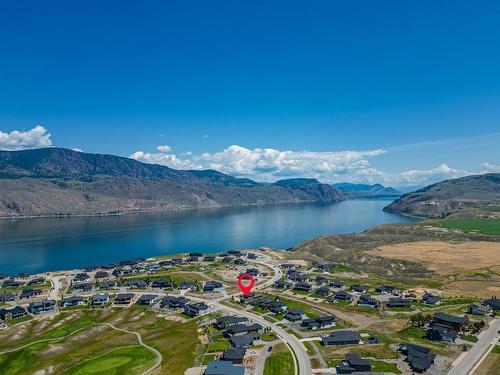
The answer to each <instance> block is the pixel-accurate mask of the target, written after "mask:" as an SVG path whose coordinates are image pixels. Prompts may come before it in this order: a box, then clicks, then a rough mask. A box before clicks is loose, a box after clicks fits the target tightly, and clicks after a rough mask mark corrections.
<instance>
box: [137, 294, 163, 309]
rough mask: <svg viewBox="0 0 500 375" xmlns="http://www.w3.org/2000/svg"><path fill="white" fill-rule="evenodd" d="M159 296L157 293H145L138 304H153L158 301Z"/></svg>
mask: <svg viewBox="0 0 500 375" xmlns="http://www.w3.org/2000/svg"><path fill="white" fill-rule="evenodd" d="M158 299H159V296H158V295H157V294H143V295H142V296H140V297H139V299H138V300H137V302H136V303H137V304H138V305H141V306H153V305H154V304H155V303H156V302H158Z"/></svg>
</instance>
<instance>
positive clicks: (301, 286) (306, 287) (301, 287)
mask: <svg viewBox="0 0 500 375" xmlns="http://www.w3.org/2000/svg"><path fill="white" fill-rule="evenodd" d="M293 290H298V291H300V292H310V291H311V290H312V285H311V284H308V283H303V282H299V283H295V285H294V286H293Z"/></svg>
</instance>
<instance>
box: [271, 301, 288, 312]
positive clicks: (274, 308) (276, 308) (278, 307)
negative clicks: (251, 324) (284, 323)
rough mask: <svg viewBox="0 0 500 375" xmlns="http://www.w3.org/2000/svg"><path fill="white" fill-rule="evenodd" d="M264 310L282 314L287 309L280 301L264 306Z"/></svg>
mask: <svg viewBox="0 0 500 375" xmlns="http://www.w3.org/2000/svg"><path fill="white" fill-rule="evenodd" d="M266 308H267V309H268V310H269V311H270V312H272V313H273V314H282V313H284V312H285V310H286V309H287V307H286V305H285V304H284V303H283V302H281V301H273V302H271V303H269V304H266Z"/></svg>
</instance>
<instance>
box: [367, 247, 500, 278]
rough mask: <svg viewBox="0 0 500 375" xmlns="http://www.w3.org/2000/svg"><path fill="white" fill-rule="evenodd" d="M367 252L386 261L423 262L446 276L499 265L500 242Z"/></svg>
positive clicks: (389, 248)
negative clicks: (386, 259)
mask: <svg viewBox="0 0 500 375" xmlns="http://www.w3.org/2000/svg"><path fill="white" fill-rule="evenodd" d="M368 253H369V254H371V255H378V256H382V257H384V258H390V259H402V260H407V261H411V262H417V263H419V262H420V263H423V264H424V265H425V266H426V267H427V268H428V269H430V270H432V271H434V272H436V273H437V274H439V275H443V276H448V275H455V274H460V273H463V272H466V271H471V270H475V269H485V268H490V267H495V266H499V265H500V243H498V242H472V241H465V242H461V243H449V242H441V241H419V242H408V243H401V244H396V245H386V246H380V247H378V248H376V249H375V250H373V251H369V252H368Z"/></svg>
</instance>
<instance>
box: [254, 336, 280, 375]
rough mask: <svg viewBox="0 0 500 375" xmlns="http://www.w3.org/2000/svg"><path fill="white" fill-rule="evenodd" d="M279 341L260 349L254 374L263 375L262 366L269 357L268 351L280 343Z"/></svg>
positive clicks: (269, 343)
mask: <svg viewBox="0 0 500 375" xmlns="http://www.w3.org/2000/svg"><path fill="white" fill-rule="evenodd" d="M280 342H281V341H280V340H276V341H272V342H268V343H266V345H265V346H264V347H263V348H262V350H261V352H260V355H259V357H258V358H257V362H256V363H255V370H254V373H255V374H259V375H260V374H263V373H264V365H265V363H266V359H267V358H268V357H269V356H270V355H271V352H270V351H269V348H270V347H274V345H276V344H278V343H280Z"/></svg>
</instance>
